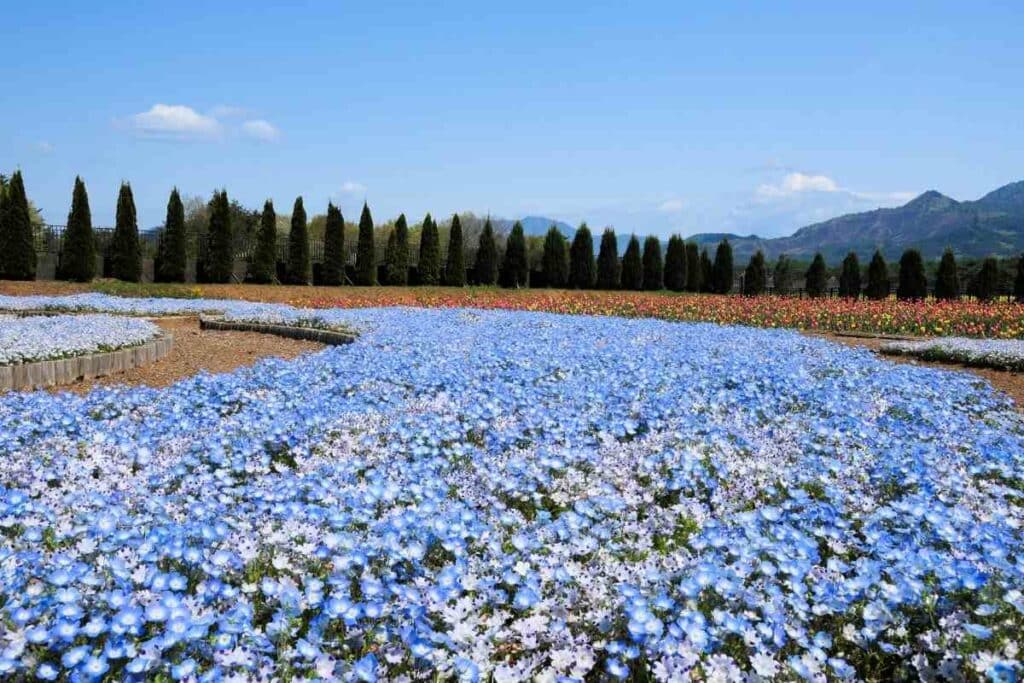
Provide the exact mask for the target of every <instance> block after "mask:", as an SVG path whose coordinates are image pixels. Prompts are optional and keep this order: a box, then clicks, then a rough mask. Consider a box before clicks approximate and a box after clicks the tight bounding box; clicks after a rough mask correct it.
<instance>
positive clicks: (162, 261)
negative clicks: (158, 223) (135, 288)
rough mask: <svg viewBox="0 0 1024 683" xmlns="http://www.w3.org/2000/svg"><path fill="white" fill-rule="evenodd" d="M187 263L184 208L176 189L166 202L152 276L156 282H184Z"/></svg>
mask: <svg viewBox="0 0 1024 683" xmlns="http://www.w3.org/2000/svg"><path fill="white" fill-rule="evenodd" d="M187 261H188V236H187V235H186V234H185V206H184V205H183V204H182V203H181V195H180V194H178V188H174V189H173V190H171V196H170V197H169V198H168V200H167V217H166V218H165V219H164V229H163V231H162V232H161V233H160V242H159V244H158V245H157V258H156V263H154V264H153V265H154V268H153V271H154V273H153V275H154V279H155V280H156V281H157V282H184V281H185V268H186V265H187Z"/></svg>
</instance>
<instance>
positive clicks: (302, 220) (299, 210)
mask: <svg viewBox="0 0 1024 683" xmlns="http://www.w3.org/2000/svg"><path fill="white" fill-rule="evenodd" d="M286 272H287V273H288V282H290V283H291V284H293V285H308V284H309V283H310V282H311V281H312V280H313V275H312V273H311V265H310V262H309V233H308V231H307V229H306V208H305V207H304V206H303V205H302V197H296V198H295V205H294V206H293V207H292V229H291V231H290V232H289V233H288V267H287V270H286Z"/></svg>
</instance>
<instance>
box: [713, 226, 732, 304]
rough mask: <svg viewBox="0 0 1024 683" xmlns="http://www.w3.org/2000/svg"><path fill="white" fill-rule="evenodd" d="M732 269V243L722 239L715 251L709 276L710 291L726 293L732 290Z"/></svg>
mask: <svg viewBox="0 0 1024 683" xmlns="http://www.w3.org/2000/svg"><path fill="white" fill-rule="evenodd" d="M732 270H733V268H732V245H731V244H729V240H727V239H726V240H722V241H721V242H719V243H718V249H717V250H716V251H715V263H714V266H713V268H712V278H711V283H712V288H711V291H712V292H715V293H716V294H728V293H729V292H731V291H732Z"/></svg>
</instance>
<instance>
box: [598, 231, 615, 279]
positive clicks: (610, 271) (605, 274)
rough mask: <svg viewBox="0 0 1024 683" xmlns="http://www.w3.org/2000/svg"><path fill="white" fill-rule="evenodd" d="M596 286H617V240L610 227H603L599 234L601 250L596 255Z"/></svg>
mask: <svg viewBox="0 0 1024 683" xmlns="http://www.w3.org/2000/svg"><path fill="white" fill-rule="evenodd" d="M597 288H598V289H618V288H619V240H618V238H617V237H615V231H614V230H612V229H611V228H605V229H604V233H602V234H601V250H600V252H599V253H598V255H597Z"/></svg>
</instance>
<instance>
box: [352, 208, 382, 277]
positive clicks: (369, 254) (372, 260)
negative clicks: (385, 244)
mask: <svg viewBox="0 0 1024 683" xmlns="http://www.w3.org/2000/svg"><path fill="white" fill-rule="evenodd" d="M356 284H357V285H363V286H366V287H372V286H373V285H375V284H377V257H376V256H375V255H374V253H373V216H371V215H370V207H369V206H367V204H366V202H363V213H362V215H361V216H359V244H358V245H357V247H356Z"/></svg>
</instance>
